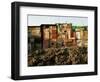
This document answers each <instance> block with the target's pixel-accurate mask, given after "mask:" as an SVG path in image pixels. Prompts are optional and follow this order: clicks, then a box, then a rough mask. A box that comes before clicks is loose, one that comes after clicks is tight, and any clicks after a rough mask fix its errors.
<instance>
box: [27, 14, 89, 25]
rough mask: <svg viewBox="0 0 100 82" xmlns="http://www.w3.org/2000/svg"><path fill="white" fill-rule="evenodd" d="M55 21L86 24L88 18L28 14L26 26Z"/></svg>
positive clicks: (53, 22)
mask: <svg viewBox="0 0 100 82" xmlns="http://www.w3.org/2000/svg"><path fill="white" fill-rule="evenodd" d="M55 23H72V26H88V18H87V17H74V16H73V17H72V16H47V15H28V26H40V25H41V24H55Z"/></svg>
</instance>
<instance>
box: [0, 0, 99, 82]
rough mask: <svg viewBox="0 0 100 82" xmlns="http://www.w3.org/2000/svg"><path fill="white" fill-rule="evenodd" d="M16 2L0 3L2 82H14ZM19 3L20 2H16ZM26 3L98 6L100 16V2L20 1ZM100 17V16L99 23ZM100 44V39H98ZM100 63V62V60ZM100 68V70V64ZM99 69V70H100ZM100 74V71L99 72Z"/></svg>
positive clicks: (84, 80)
mask: <svg viewBox="0 0 100 82" xmlns="http://www.w3.org/2000/svg"><path fill="white" fill-rule="evenodd" d="M13 1H14V0H1V1H0V82H13V80H11V79H10V75H11V74H10V72H11V36H10V35H11V2H13ZM16 1H18V0H16ZM20 1H26V2H41V3H56V4H71V5H88V6H98V15H99V14H100V11H99V10H100V0H36V1H35V0H20ZM99 21H100V16H98V23H99ZM99 26H100V24H98V32H99V30H100V28H99ZM98 35H100V32H99V33H98ZM98 42H100V37H99V38H98ZM98 46H99V47H98V48H100V43H98ZM99 54H100V51H99V52H98V58H100V55H99ZM98 62H100V60H98ZM98 64H99V66H98V67H99V68H100V63H98ZM99 68H98V69H99ZM99 73H100V70H99ZM99 79H100V75H98V76H82V77H65V78H53V79H39V80H26V82H33V81H34V82H41V81H43V82H47V81H48V82H52V81H55V82H56V81H57V82H61V81H63V82H66V81H67V82H80V81H81V82H94V81H95V82H99ZM20 82H22V81H20Z"/></svg>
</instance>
